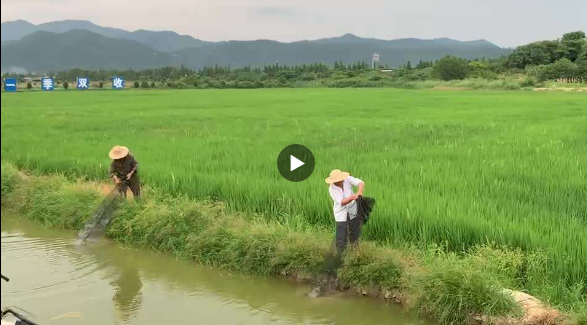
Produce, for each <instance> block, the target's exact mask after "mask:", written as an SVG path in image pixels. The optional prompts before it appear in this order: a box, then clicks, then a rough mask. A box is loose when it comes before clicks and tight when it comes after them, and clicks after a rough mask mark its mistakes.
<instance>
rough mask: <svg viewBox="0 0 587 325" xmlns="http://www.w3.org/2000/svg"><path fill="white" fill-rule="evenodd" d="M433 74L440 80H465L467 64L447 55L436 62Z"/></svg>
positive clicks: (463, 60) (467, 70)
mask: <svg viewBox="0 0 587 325" xmlns="http://www.w3.org/2000/svg"><path fill="white" fill-rule="evenodd" d="M433 68H434V72H435V73H436V75H437V76H438V77H439V78H440V79H442V80H454V79H465V78H466V77H467V75H468V73H469V62H468V61H467V60H465V59H461V58H457V57H456V56H452V55H447V56H445V57H442V58H441V59H440V60H438V61H436V63H435V64H434V67H433Z"/></svg>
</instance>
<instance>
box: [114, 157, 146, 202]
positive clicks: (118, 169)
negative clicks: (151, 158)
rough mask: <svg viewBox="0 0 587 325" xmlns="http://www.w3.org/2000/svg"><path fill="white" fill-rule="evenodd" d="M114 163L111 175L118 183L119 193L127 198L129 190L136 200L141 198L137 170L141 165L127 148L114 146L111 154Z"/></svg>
mask: <svg viewBox="0 0 587 325" xmlns="http://www.w3.org/2000/svg"><path fill="white" fill-rule="evenodd" d="M109 156H110V159H112V163H111V164H110V175H111V177H112V178H113V179H114V182H115V183H116V188H117V190H118V192H119V193H120V194H121V195H122V196H124V197H126V191H127V189H128V188H130V190H131V191H132V194H133V195H134V197H135V198H138V197H140V196H141V183H140V181H139V175H138V174H137V168H138V166H139V163H138V162H137V161H136V160H135V158H134V157H133V156H132V155H131V154H130V152H129V150H128V148H127V147H124V146H114V148H112V150H110V153H109Z"/></svg>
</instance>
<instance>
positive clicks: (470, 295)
mask: <svg viewBox="0 0 587 325" xmlns="http://www.w3.org/2000/svg"><path fill="white" fill-rule="evenodd" d="M415 288H416V291H417V292H418V298H417V301H416V307H417V309H418V310H419V311H420V313H422V314H424V315H427V316H431V317H433V318H434V319H436V320H437V321H439V322H440V323H442V324H464V323H465V324H466V323H468V322H471V321H472V320H473V318H474V317H475V316H478V315H488V316H503V315H517V314H518V313H519V312H520V310H519V306H518V305H517V304H516V303H515V302H514V300H513V298H512V297H511V296H508V295H507V294H505V293H504V292H503V286H502V284H501V283H500V282H499V281H498V280H497V279H496V278H495V277H494V276H493V275H492V274H491V273H490V272H486V271H484V270H483V269H482V268H481V267H479V266H478V265H475V264H473V263H470V261H467V260H462V259H458V258H457V257H456V256H455V255H453V254H444V255H442V256H440V257H437V259H436V260H435V262H433V263H431V264H429V265H428V268H427V271H425V272H423V274H422V275H421V276H420V277H418V278H417V279H416V281H415Z"/></svg>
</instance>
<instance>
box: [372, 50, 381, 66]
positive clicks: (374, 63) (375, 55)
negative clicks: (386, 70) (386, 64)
mask: <svg viewBox="0 0 587 325" xmlns="http://www.w3.org/2000/svg"><path fill="white" fill-rule="evenodd" d="M378 66H379V53H377V52H375V53H373V55H371V69H375V68H376V67H378Z"/></svg>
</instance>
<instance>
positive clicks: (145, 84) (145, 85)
mask: <svg viewBox="0 0 587 325" xmlns="http://www.w3.org/2000/svg"><path fill="white" fill-rule="evenodd" d="M141 88H144V89H148V88H151V86H150V85H149V82H148V81H146V80H144V81H143V82H141Z"/></svg>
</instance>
